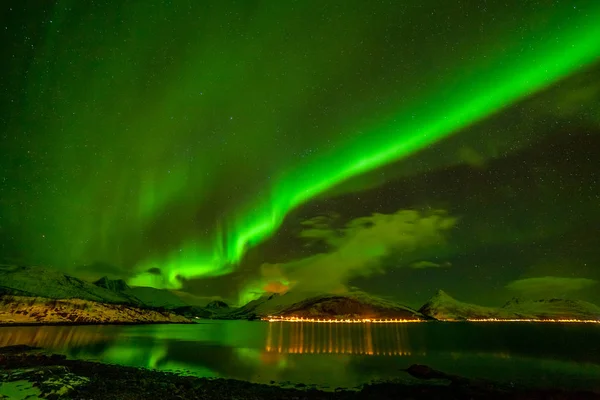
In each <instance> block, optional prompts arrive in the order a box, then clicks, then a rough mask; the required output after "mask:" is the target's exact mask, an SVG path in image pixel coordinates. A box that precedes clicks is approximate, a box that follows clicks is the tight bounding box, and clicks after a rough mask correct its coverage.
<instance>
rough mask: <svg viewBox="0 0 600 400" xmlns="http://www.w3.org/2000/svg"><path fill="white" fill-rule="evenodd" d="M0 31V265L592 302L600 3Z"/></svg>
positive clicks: (144, 281)
mask: <svg viewBox="0 0 600 400" xmlns="http://www.w3.org/2000/svg"><path fill="white" fill-rule="evenodd" d="M11 4H12V5H11ZM0 10H1V20H0V31H1V33H0V35H1V37H0V39H1V42H2V46H1V48H0V51H1V54H2V60H3V61H2V64H1V67H0V68H1V72H0V74H1V79H0V107H1V108H0V110H2V112H1V113H0V127H1V129H0V134H1V137H0V140H1V142H0V143H1V153H0V155H1V157H0V261H2V262H5V263H17V264H24V265H30V264H41V265H50V266H54V267H56V268H59V269H61V270H63V271H65V273H69V274H73V275H76V276H79V277H82V278H85V279H96V278H99V277H101V276H103V275H108V276H110V277H112V278H123V279H126V280H127V281H128V282H129V283H130V284H132V285H144V286H154V287H159V288H169V289H177V290H182V291H185V292H189V293H191V294H193V295H195V296H198V297H199V298H209V297H215V296H219V297H222V298H224V299H226V300H228V301H230V302H233V303H237V302H244V301H247V300H249V299H252V298H253V297H256V296H258V295H260V294H261V293H264V292H265V291H277V292H283V291H286V290H295V291H306V292H307V293H308V292H337V293H340V292H344V291H348V290H362V291H367V292H369V293H372V294H376V295H379V296H384V297H388V298H391V299H394V300H398V301H402V302H404V303H406V304H409V305H415V306H416V305H419V304H420V303H422V302H424V301H425V300H426V299H427V298H428V297H430V296H431V295H432V294H433V293H434V292H435V290H437V289H444V290H446V291H447V292H448V293H450V294H451V295H453V296H455V297H457V298H459V299H461V300H464V301H471V302H478V303H481V304H490V305H494V304H497V305H499V304H502V302H503V301H505V300H508V299H510V298H511V297H513V296H520V297H526V298H527V297H529V298H540V297H571V298H580V299H584V300H590V301H594V302H598V303H600V294H599V293H600V292H599V291H598V284H597V281H598V280H600V270H599V269H598V266H599V263H600V243H599V240H600V239H599V237H600V235H599V233H600V228H599V226H600V189H599V188H598V181H599V175H600V168H599V167H598V158H599V156H600V135H599V133H600V23H598V21H600V2H596V1H588V0H582V1H551V0H545V1H542V0H540V1H522V0H516V1H506V2H497V1H488V2H486V1H483V0H482V1H381V0H369V1H362V0H361V1H356V0H340V1H313V0H305V1H293V0H285V1H275V0H273V1H270V0H263V1H257V0H255V1H252V0H239V1H229V0H215V1H192V0H181V1H178V0H173V1H158V0H157V1H155V0H143V1H141V0H140V1H133V0H132V1H75V0H72V1H67V0H61V1H54V2H52V1H46V2H39V1H25V0H19V1H14V0H10V1H5V2H4V3H3V5H2V6H1V8H0Z"/></svg>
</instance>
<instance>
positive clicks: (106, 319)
mask: <svg viewBox="0 0 600 400" xmlns="http://www.w3.org/2000/svg"><path fill="white" fill-rule="evenodd" d="M167 322H168V323H191V322H192V321H191V320H189V319H188V318H185V317H183V316H180V315H177V314H175V313H172V312H160V311H157V310H148V309H142V308H137V307H132V306H129V305H123V304H108V303H99V302H95V301H89V300H82V299H63V300H58V299H49V298H43V297H23V296H6V295H5V296H0V325H10V324H56V323H76V324H77V323H81V324H84V323H85V324H106V323H167Z"/></svg>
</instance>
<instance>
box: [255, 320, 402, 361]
mask: <svg viewBox="0 0 600 400" xmlns="http://www.w3.org/2000/svg"><path fill="white" fill-rule="evenodd" d="M268 326H269V328H268V332H267V340H266V344H265V350H266V351H267V352H277V353H288V354H355V355H382V356H410V355H412V352H411V348H410V344H409V341H408V332H407V327H406V324H382V325H372V324H361V325H356V324H316V323H311V322H296V323H286V322H273V323H269V325H268Z"/></svg>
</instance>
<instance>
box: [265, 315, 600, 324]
mask: <svg viewBox="0 0 600 400" xmlns="http://www.w3.org/2000/svg"><path fill="white" fill-rule="evenodd" d="M263 321H269V322H316V323H327V324H364V323H373V324H385V323H388V324H402V323H414V322H428V321H427V320H424V319H374V318H362V319H331V318H330V319H320V318H304V317H279V316H268V317H266V318H263ZM438 321H442V322H465V321H466V322H538V323H559V324H600V320H596V319H527V318H524V319H501V318H468V319H440V320H438Z"/></svg>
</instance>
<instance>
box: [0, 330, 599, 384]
mask: <svg viewBox="0 0 600 400" xmlns="http://www.w3.org/2000/svg"><path fill="white" fill-rule="evenodd" d="M13 344H29V345H34V346H42V347H45V348H49V349H52V350H53V351H55V352H59V353H62V354H66V355H67V356H68V357H70V358H77V359H86V360H100V361H103V362H108V363H115V364H122V365H130V366H141V367H147V368H155V369H160V370H171V371H181V372H185V373H188V374H193V375H197V376H205V377H229V378H237V379H244V380H249V381H254V382H262V383H269V382H270V381H276V382H292V383H300V382H302V383H306V384H316V385H318V386H321V387H330V388H335V387H338V386H341V387H353V386H357V385H360V384H362V383H365V382H369V381H372V380H375V379H401V380H404V381H406V382H414V380H413V379H412V378H410V377H409V376H408V375H407V374H406V373H404V372H402V371H399V370H400V369H403V368H406V367H408V366H409V365H411V364H414V363H419V364H426V365H429V366H431V367H433V368H436V369H440V370H443V371H445V372H450V373H455V374H459V375H463V376H467V377H473V378H489V379H495V380H500V381H504V382H513V383H515V384H525V385H529V386H562V387H570V388H572V387H579V388H596V389H599V388H600V326H598V325H558V324H556V325H555V324H527V323H522V324H521V323H513V324H500V323H479V324H474V323H420V324H333V325H329V324H311V323H285V322H277V323H266V322H248V321H207V322H204V323H200V324H196V325H141V326H54V327H51V326H50V327H49V326H45V327H10V328H7V327H3V328H0V345H13Z"/></svg>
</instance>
